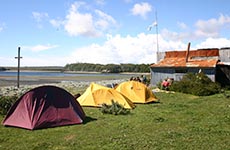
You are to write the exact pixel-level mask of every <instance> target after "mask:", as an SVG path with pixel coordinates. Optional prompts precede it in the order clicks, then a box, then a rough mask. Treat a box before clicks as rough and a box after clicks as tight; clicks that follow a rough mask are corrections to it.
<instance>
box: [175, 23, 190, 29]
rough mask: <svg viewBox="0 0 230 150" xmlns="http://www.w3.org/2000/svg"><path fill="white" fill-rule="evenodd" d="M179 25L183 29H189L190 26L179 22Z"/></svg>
mask: <svg viewBox="0 0 230 150" xmlns="http://www.w3.org/2000/svg"><path fill="white" fill-rule="evenodd" d="M177 24H178V26H179V27H180V28H181V29H187V28H188V26H187V25H186V24H185V23H184V22H177Z"/></svg>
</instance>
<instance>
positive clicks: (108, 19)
mask: <svg viewBox="0 0 230 150" xmlns="http://www.w3.org/2000/svg"><path fill="white" fill-rule="evenodd" d="M95 13H96V14H97V15H98V17H99V18H98V20H97V21H96V22H95V25H96V27H97V28H98V29H103V30H107V29H108V28H109V27H110V26H111V25H115V24H116V20H115V19H114V18H113V17H112V16H110V15H108V14H106V13H104V12H102V11H100V10H95Z"/></svg>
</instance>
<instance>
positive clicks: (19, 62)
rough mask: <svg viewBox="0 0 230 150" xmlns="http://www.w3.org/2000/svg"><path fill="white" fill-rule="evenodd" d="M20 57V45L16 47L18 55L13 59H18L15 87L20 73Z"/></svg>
mask: <svg viewBox="0 0 230 150" xmlns="http://www.w3.org/2000/svg"><path fill="white" fill-rule="evenodd" d="M21 58H22V57H21V56H20V47H18V57H15V59H18V76H17V87H18V88H19V74H20V59H21Z"/></svg>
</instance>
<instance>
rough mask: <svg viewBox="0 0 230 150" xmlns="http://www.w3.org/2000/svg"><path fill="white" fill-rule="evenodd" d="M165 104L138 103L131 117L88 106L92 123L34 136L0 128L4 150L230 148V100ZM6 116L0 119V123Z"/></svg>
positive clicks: (182, 99)
mask: <svg viewBox="0 0 230 150" xmlns="http://www.w3.org/2000/svg"><path fill="white" fill-rule="evenodd" d="M156 95H157V97H158V98H160V103H153V104H138V105H137V107H136V108H135V109H134V110H132V111H131V113H130V114H128V115H117V116H115V115H110V114H102V113H101V112H100V111H99V109H98V108H90V107H83V109H84V111H85V113H86V115H87V119H86V122H85V123H84V124H82V125H72V126H64V127H56V128H48V129H42V130H34V131H29V130H25V129H20V128H13V127H4V126H2V125H1V126H0V135H1V136H0V149H2V150H14V149H15V150H41V149H49V150H70V149H71V150H74V149H81V150H91V149H92V150H95V149H100V150H111V149H113V150H134V149H135V150H150V149H151V150H152V149H156V150H158V149H159V150H162V149H163V150H164V149H165V150H168V149H186V150H187V149H191V150H197V149H201V150H203V149H209V150H210V149H211V150H223V149H224V150H225V149H230V140H229V137H230V99H229V98H226V97H224V96H223V95H222V94H216V95H212V96H205V97H197V96H193V95H187V94H182V93H174V94H173V93H157V94H156ZM3 117H4V116H0V120H2V119H3Z"/></svg>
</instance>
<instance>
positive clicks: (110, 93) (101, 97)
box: [77, 83, 135, 109]
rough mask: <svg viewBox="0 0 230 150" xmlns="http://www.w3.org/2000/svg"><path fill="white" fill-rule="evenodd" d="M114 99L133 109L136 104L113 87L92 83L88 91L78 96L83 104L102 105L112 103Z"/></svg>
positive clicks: (78, 99)
mask: <svg viewBox="0 0 230 150" xmlns="http://www.w3.org/2000/svg"><path fill="white" fill-rule="evenodd" d="M112 100H113V101H114V102H117V103H119V104H120V105H122V106H123V107H124V108H127V109H133V108H135V105H134V104H133V103H132V102H131V101H130V100H129V99H128V98H127V97H125V96H124V95H122V94H121V93H119V92H118V91H116V90H115V89H113V88H108V87H105V86H102V85H99V84H95V83H91V84H90V86H89V87H88V88H87V89H86V91H85V92H84V93H83V94H82V95H81V96H80V97H79V98H77V101H78V102H79V103H80V105H81V106H93V107H102V104H103V103H104V104H107V105H111V104H112Z"/></svg>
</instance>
